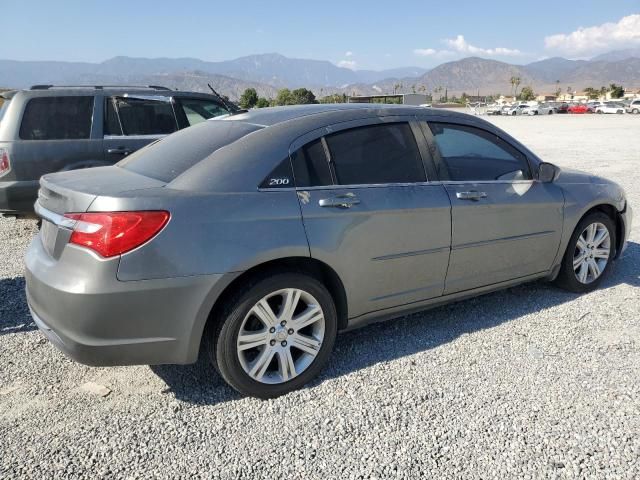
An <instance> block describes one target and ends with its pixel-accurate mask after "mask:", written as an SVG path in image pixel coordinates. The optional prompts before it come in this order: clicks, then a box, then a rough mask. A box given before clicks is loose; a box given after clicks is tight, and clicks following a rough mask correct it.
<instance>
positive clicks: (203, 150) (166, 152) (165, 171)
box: [117, 120, 263, 183]
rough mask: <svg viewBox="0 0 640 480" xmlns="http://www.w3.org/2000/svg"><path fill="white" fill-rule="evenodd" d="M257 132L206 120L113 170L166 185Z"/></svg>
mask: <svg viewBox="0 0 640 480" xmlns="http://www.w3.org/2000/svg"><path fill="white" fill-rule="evenodd" d="M261 128H263V127H261V126H258V125H252V124H248V123H243V122H235V121H225V120H209V121H206V122H202V123H199V124H198V125H195V126H193V127H191V128H187V129H185V130H180V131H179V132H176V133H174V134H173V135H169V136H168V137H165V138H163V139H162V140H159V141H157V142H154V143H152V144H151V145H149V146H147V147H145V148H143V149H141V150H138V151H137V152H136V153H133V154H132V155H130V156H128V157H127V158H126V159H124V160H122V161H121V162H119V163H118V164H117V166H119V167H121V168H124V169H126V170H130V171H132V172H136V173H139V174H141V175H144V176H146V177H151V178H155V179H157V180H161V181H163V182H167V183H168V182H170V181H172V180H174V179H175V178H177V177H178V176H179V175H181V174H182V173H184V172H186V171H187V170H189V169H190V168H191V167H193V166H194V165H195V164H196V163H199V162H200V161H201V160H204V159H205V158H207V157H208V156H209V155H211V154H212V153H213V152H215V151H216V150H218V149H219V148H222V147H224V146H226V145H229V144H230V143H233V142H235V141H236V140H239V139H240V138H242V137H244V136H245V135H248V134H249V133H251V132H255V131H256V130H260V129H261Z"/></svg>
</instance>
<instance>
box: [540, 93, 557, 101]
mask: <svg viewBox="0 0 640 480" xmlns="http://www.w3.org/2000/svg"><path fill="white" fill-rule="evenodd" d="M557 99H558V96H557V95H556V94H553V93H545V94H541V95H538V96H537V97H536V100H537V101H538V102H555V101H556V100H557Z"/></svg>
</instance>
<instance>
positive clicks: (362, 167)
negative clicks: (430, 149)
mask: <svg viewBox="0 0 640 480" xmlns="http://www.w3.org/2000/svg"><path fill="white" fill-rule="evenodd" d="M326 142H327V145H328V148H329V153H330V158H331V163H332V164H333V167H334V170H335V176H336V182H337V183H338V184H340V185H357V184H385V183H413V182H424V181H426V176H425V172H424V167H423V165H422V158H421V156H420V152H419V150H418V145H417V144H416V140H415V137H414V136H413V132H412V130H411V127H410V126H409V124H408V123H387V124H379V125H368V126H365V127H357V128H352V129H349V130H344V131H341V132H337V133H334V134H331V135H328V136H327V137H326Z"/></svg>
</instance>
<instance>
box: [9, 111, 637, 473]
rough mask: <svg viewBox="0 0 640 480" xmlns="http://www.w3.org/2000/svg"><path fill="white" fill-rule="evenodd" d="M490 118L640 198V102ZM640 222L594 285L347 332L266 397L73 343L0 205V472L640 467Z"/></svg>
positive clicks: (500, 298)
mask: <svg viewBox="0 0 640 480" xmlns="http://www.w3.org/2000/svg"><path fill="white" fill-rule="evenodd" d="M492 121H494V122H495V123H496V124H498V125H499V126H501V127H503V128H505V129H506V130H507V131H509V132H510V133H512V134H513V135H514V136H516V137H517V138H519V139H521V140H522V141H523V142H524V143H526V144H527V145H529V146H530V147H531V148H533V149H534V150H535V151H537V152H538V153H539V154H540V155H541V156H542V157H543V158H545V159H547V160H548V161H551V162H554V163H557V164H558V165H560V166H564V167H573V168H581V169H583V170H588V171H591V172H594V173H597V174H602V175H605V176H608V177H610V178H612V179H614V180H616V181H618V182H620V183H621V184H622V185H623V186H624V187H625V188H626V190H627V193H628V196H629V200H630V202H631V203H632V204H633V205H635V208H636V211H638V210H640V189H639V188H638V184H639V183H640V173H639V171H640V168H638V165H639V161H640V150H638V142H637V140H638V138H640V116H635V117H634V116H630V115H628V116H621V117H617V116H615V117H614V116H607V117H604V116H595V115H594V116H560V115H554V116H552V117H540V118H539V117H531V118H529V117H523V118H500V117H498V118H495V119H494V120H492ZM639 225H640V221H637V220H636V222H635V226H634V230H633V232H632V235H631V244H630V246H629V248H628V250H627V252H626V253H625V255H624V257H623V258H622V260H620V261H619V262H618V263H617V265H616V266H615V270H614V271H613V272H612V274H611V275H610V276H609V277H608V278H607V280H606V282H605V284H604V287H603V288H602V289H600V290H598V291H596V292H593V293H591V294H588V295H584V296H577V295H574V294H569V293H566V292H563V291H560V290H557V289H556V288H554V287H553V286H551V285H549V284H545V283H535V284H531V285H525V286H520V287H517V288H512V289H509V290H506V291H503V292H499V293H494V294H490V295H486V296H483V297H480V298H476V299H472V300H468V301H464V302H461V303H457V304H453V305H449V306H446V307H442V308H438V309H435V310H431V311H429V312H426V313H422V314H417V315H413V316H410V317H406V318H403V319H399V320H396V321H391V322H387V323H384V324H378V325H374V326H371V327H367V328H364V329H361V330H359V331H355V332H351V333H347V334H344V335H342V336H340V337H339V339H338V341H337V344H336V351H335V353H334V355H333V356H332V358H331V363H330V366H329V367H328V368H327V369H326V370H325V371H324V373H323V374H322V376H321V378H319V379H318V380H317V381H315V382H314V383H313V384H311V385H309V386H308V388H305V389H304V390H301V391H298V392H294V393H292V394H289V395H287V396H285V397H282V398H279V399H275V400H270V401H260V400H255V399H251V398H241V397H239V396H238V395H236V394H235V393H234V392H233V391H232V390H230V389H229V388H228V387H226V386H225V385H224V384H223V382H222V380H221V379H220V378H219V377H218V376H217V375H216V373H215V372H214V371H213V369H212V368H211V367H209V366H208V365H207V363H206V362H205V361H204V360H201V361H199V362H198V363H197V364H195V365H192V366H162V367H147V366H140V367H122V368H109V369H104V368H89V367H85V366H82V365H78V364H76V363H73V362H72V361H70V360H68V359H66V358H65V357H64V356H63V355H62V354H61V353H59V352H58V351H57V350H55V349H54V348H53V347H52V346H51V345H50V344H49V343H48V342H47V341H45V339H44V337H43V336H42V335H40V334H39V332H38V331H37V330H36V329H35V326H34V325H33V323H32V322H31V320H30V317H29V314H28V311H27V309H26V306H25V300H24V294H23V287H24V280H23V278H22V255H23V251H24V249H25V248H26V246H27V244H28V242H29V241H30V237H31V236H32V235H33V233H34V232H35V226H34V223H33V222H32V221H16V220H12V219H0V478H18V477H21V478H52V477H55V478H96V477H107V478H123V477H127V478H139V477H142V478H152V477H157V478H178V477H195V478H199V477H201V478H218V477H220V478H238V477H242V478H248V477H262V478H276V477H289V478H322V479H327V478H420V477H426V476H427V475H429V476H433V477H435V478H460V477H465V478H483V479H485V478H499V479H504V478H515V477H517V478H639V477H640V460H639V459H640V288H638V287H639V285H640V278H639V272H640V230H639ZM89 382H95V383H96V384H97V385H99V386H103V387H107V388H108V389H109V390H110V393H109V394H108V395H107V396H104V397H103V396H101V395H100V394H96V393H91V389H90V388H89V389H88V390H89V391H87V388H88V387H87V385H86V384H87V383H89ZM94 387H95V386H94ZM103 394H104V391H103Z"/></svg>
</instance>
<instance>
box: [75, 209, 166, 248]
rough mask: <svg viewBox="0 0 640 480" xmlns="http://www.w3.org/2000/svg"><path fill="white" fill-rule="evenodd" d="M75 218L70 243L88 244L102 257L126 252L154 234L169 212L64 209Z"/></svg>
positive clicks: (160, 228)
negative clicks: (79, 211) (70, 211)
mask: <svg viewBox="0 0 640 480" xmlns="http://www.w3.org/2000/svg"><path fill="white" fill-rule="evenodd" d="M65 217H66V218H70V219H72V220H75V225H74V226H73V233H72V234H71V238H70V239H69V242H70V243H73V244H75V245H80V246H82V247H87V248H90V249H91V250H93V251H95V252H97V253H99V254H100V255H102V256H103V257H113V256H115V255H120V254H122V253H126V252H129V251H131V250H133V249H134V248H137V247H139V246H140V245H142V244H143V243H146V242H148V241H149V240H151V239H152V238H153V237H155V236H156V235H157V234H158V233H160V231H161V230H162V229H163V227H164V226H165V225H166V224H167V222H168V221H169V217H170V215H169V212H165V211H162V210H160V211H141V212H95V213H94V212H91V213H67V214H66V215H65Z"/></svg>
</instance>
